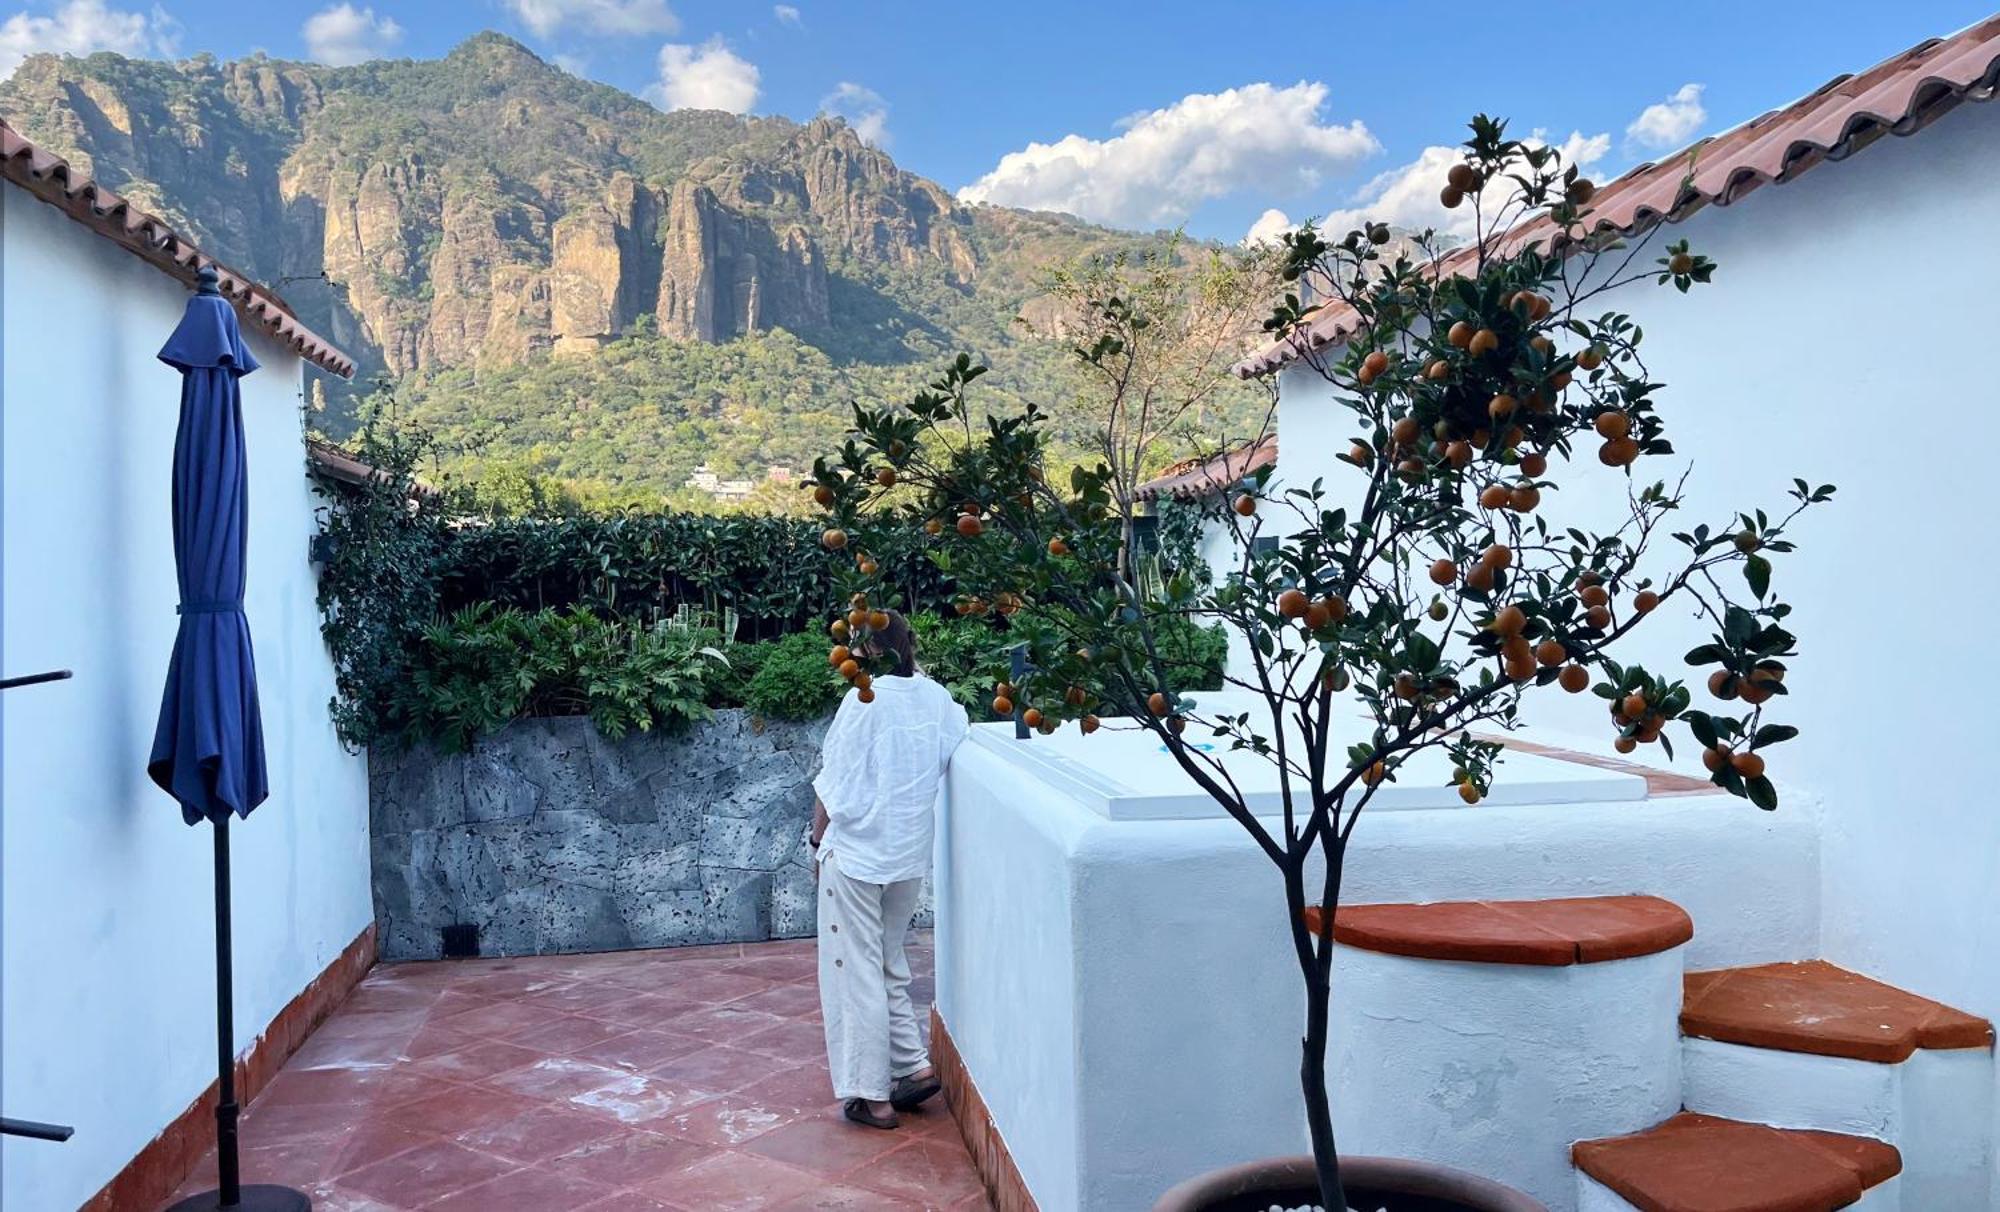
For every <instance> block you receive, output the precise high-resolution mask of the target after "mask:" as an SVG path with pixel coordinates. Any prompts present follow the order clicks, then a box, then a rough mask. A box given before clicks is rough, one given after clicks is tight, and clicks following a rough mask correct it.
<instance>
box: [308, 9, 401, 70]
mask: <svg viewBox="0 0 2000 1212" xmlns="http://www.w3.org/2000/svg"><path fill="white" fill-rule="evenodd" d="M299 33H300V34H301V35H302V36H303V37H304V38H305V40H306V55H307V57H308V58H312V59H316V60H318V61H319V62H321V63H330V64H332V65H333V66H335V67H346V66H348V65H349V64H354V63H365V62H367V61H368V60H370V59H380V58H381V57H382V56H383V55H386V54H388V53H389V51H390V50H392V49H393V48H394V47H395V45H396V44H397V43H398V42H401V41H402V40H403V27H402V26H400V25H397V24H396V22H395V20H394V19H393V18H390V17H377V16H376V15H375V10H374V9H372V8H356V7H354V6H353V5H352V4H347V3H341V4H336V5H334V6H333V7H332V8H323V9H321V10H320V11H318V12H316V13H314V14H313V15H312V16H310V17H308V18H306V23H305V25H304V26H303V27H302V28H301V29H300V31H299Z"/></svg>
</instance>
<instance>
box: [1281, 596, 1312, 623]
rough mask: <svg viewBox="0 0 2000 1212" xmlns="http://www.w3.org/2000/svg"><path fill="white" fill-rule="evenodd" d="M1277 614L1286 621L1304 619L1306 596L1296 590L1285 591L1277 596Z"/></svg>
mask: <svg viewBox="0 0 2000 1212" xmlns="http://www.w3.org/2000/svg"><path fill="white" fill-rule="evenodd" d="M1278 613H1279V614H1281V615H1283V616H1285V617H1286V618H1288V619H1297V618H1303V617H1305V613H1306V595H1305V594H1304V593H1302V592H1300V591H1299V590H1296V589H1287V590H1285V592H1283V593H1281V594H1279V595H1278Z"/></svg>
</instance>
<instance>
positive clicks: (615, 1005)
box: [581, 990, 708, 1029]
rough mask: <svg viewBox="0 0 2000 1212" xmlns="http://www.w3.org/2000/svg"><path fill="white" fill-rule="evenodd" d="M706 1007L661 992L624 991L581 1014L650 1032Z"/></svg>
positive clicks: (703, 1004)
mask: <svg viewBox="0 0 2000 1212" xmlns="http://www.w3.org/2000/svg"><path fill="white" fill-rule="evenodd" d="M707 1006H708V1003H707V1002H697V1001H690V1000H687V999H684V998H678V997H669V996H667V995H666V994H662V993H637V992H633V991H631V990H627V991H626V993H625V996H624V997H621V998H619V999H618V1000H616V1001H611V1002H606V1003H604V1004H603V1005H601V1006H593V1007H591V1008H590V1009H588V1010H585V1011H582V1012H581V1013H582V1014H583V1015H584V1016H585V1017H587V1018H594V1019H598V1020H600V1021H602V1022H607V1023H613V1024H616V1025H617V1026H621V1027H625V1028H633V1027H644V1028H647V1029H653V1028H658V1027H662V1026H665V1025H666V1024H667V1023H668V1022H669V1021H670V1020H672V1019H676V1018H679V1017H680V1016H681V1015H683V1014H686V1013H688V1012H690V1011H693V1010H702V1009H706V1008H707Z"/></svg>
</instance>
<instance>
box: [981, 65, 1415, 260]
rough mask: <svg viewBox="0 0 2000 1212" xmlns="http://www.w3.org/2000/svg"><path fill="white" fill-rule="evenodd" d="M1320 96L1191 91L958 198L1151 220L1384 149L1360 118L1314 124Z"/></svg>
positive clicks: (1299, 179) (1315, 177) (1004, 171)
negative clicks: (1111, 131)
mask: <svg viewBox="0 0 2000 1212" xmlns="http://www.w3.org/2000/svg"><path fill="white" fill-rule="evenodd" d="M1326 94H1327V88H1326V85H1324V84H1318V83H1299V84H1294V85H1291V86H1290V87H1288V88H1278V87H1276V86H1274V85H1271V84H1246V85H1244V86H1243V87H1241V88H1232V89H1228V90H1226V91H1224V92H1220V93H1194V94H1190V95H1189V96H1186V97H1183V98H1181V99H1180V100H1179V101H1176V102H1175V103H1174V104H1172V105H1170V106H1167V107H1166V108H1165V109H1156V110H1152V111H1150V112H1146V113H1139V114H1135V115H1133V116H1132V117H1130V118H1127V119H1125V120H1124V121H1123V122H1121V123H1119V125H1120V127H1122V128H1123V133H1121V134H1118V135H1115V136H1113V137H1111V138H1109V139H1092V138H1088V137H1086V136H1083V135H1069V136H1066V137H1064V138H1062V139H1060V140H1058V141H1056V142H1055V143H1030V144H1029V145H1028V146H1027V147H1025V148H1023V149H1021V150H1020V151H1016V152H1009V153H1007V154H1006V155H1005V156H1002V157H1001V158H1000V163H999V164H998V165H996V166H995V167H994V169H993V171H992V172H989V173H987V174H986V175H985V176H983V177H981V178H980V179H979V180H977V181H975V182H973V183H972V184H970V185H968V186H966V187H965V188H963V189H961V190H959V191H958V196H959V197H960V198H961V199H963V200H965V201H967V202H993V203H997V204H1000V205H1005V206H1022V207H1031V208H1034V209H1038V210H1060V211H1067V212H1069V213H1070V214H1073V215H1078V216H1080V217H1082V218H1085V219H1091V220H1094V221H1096V222H1100V223H1111V224H1117V225H1121V226H1128V227H1158V226H1164V225H1169V224H1175V223H1179V222H1181V221H1182V220H1184V219H1186V218H1187V217H1188V215H1189V214H1190V213H1192V212H1193V210H1194V209H1195V207H1197V206H1199V205H1200V204H1201V203H1202V202H1205V201H1207V200H1208V199H1210V198H1218V197H1222V196H1223V195H1226V194H1230V193H1234V192H1236V191H1238V190H1240V189H1243V188H1245V187H1247V186H1253V185H1254V186H1256V187H1258V188H1262V189H1269V190H1294V191H1302V190H1308V189H1311V188H1313V187H1314V186H1316V185H1318V184H1319V182H1320V181H1321V180H1322V179H1323V178H1324V176H1325V175H1326V174H1327V173H1329V172H1335V171H1338V170H1340V169H1344V168H1346V167H1348V166H1349V165H1351V164H1353V163H1355V162H1356V161H1358V160H1361V159H1362V158H1364V157H1366V156H1369V155H1371V154H1373V153H1375V152H1377V151H1379V150H1381V145H1380V144H1378V143H1376V141H1375V136H1373V135H1371V134H1370V133H1368V128H1367V127H1366V126H1364V125H1362V124H1361V123H1360V122H1359V121H1355V122H1351V123H1348V124H1346V125H1340V124H1338V123H1333V124H1328V123H1324V122H1322V121H1321V118H1320V107H1321V106H1322V105H1323V104H1324V103H1325V101H1326Z"/></svg>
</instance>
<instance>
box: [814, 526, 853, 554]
mask: <svg viewBox="0 0 2000 1212" xmlns="http://www.w3.org/2000/svg"><path fill="white" fill-rule="evenodd" d="M819 541H820V542H822V543H824V544H826V549H827V550H828V551H839V550H840V549H841V548H843V547H845V546H847V532H846V531H844V530H842V529H840V528H839V527H838V526H835V527H833V528H831V529H829V530H828V531H827V532H826V533H825V534H823V535H821V536H819Z"/></svg>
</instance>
